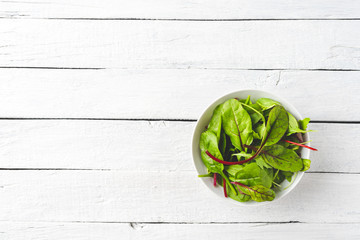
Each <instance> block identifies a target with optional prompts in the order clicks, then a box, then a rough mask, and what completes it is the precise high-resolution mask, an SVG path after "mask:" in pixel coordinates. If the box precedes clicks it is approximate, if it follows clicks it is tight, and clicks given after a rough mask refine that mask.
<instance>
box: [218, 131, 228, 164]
mask: <svg viewBox="0 0 360 240" xmlns="http://www.w3.org/2000/svg"><path fill="white" fill-rule="evenodd" d="M219 149H220V153H221V155H222V156H224V157H225V155H226V134H225V132H224V131H221V133H220V141H219ZM225 159H226V157H225Z"/></svg>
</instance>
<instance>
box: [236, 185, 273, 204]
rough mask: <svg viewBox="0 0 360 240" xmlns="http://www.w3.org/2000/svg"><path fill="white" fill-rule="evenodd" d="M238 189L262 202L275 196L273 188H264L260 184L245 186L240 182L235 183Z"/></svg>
mask: <svg viewBox="0 0 360 240" xmlns="http://www.w3.org/2000/svg"><path fill="white" fill-rule="evenodd" d="M236 184H237V185H238V186H239V188H240V190H241V191H242V192H243V193H245V194H247V195H250V197H251V199H252V200H254V201H256V202H263V201H272V200H274V198H275V192H274V190H272V189H270V188H266V187H264V186H262V185H255V186H253V187H249V186H246V185H244V184H242V183H236Z"/></svg>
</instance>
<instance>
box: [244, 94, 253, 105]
mask: <svg viewBox="0 0 360 240" xmlns="http://www.w3.org/2000/svg"><path fill="white" fill-rule="evenodd" d="M245 104H247V105H249V104H252V102H251V100H250V95H249V96H248V97H247V98H246V100H245Z"/></svg>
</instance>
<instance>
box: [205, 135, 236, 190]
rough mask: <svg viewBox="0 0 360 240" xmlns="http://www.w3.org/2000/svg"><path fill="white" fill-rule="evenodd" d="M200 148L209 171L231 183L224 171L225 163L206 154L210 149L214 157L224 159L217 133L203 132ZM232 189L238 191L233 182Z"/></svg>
mask: <svg viewBox="0 0 360 240" xmlns="http://www.w3.org/2000/svg"><path fill="white" fill-rule="evenodd" d="M200 150H201V159H202V161H203V163H204V164H205V166H206V167H207V169H208V171H209V172H211V173H218V174H220V176H221V177H223V178H225V180H226V181H227V182H228V183H230V181H229V179H228V177H227V176H226V175H225V174H224V172H223V170H224V165H223V164H221V163H218V162H217V161H214V160H213V159H212V158H211V157H209V156H208V155H207V154H206V151H209V153H211V155H213V156H214V157H216V158H218V159H220V160H224V159H223V157H222V155H221V153H220V150H219V147H218V143H217V138H216V135H215V133H213V132H212V131H206V132H203V133H202V134H201V136H200ZM230 189H231V191H233V192H234V193H236V191H235V189H234V187H232V185H231V184H230Z"/></svg>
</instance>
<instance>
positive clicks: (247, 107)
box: [199, 96, 316, 202]
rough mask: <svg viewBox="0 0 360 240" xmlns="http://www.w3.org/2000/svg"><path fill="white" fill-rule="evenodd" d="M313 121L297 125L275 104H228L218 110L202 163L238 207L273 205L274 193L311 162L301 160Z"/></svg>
mask: <svg viewBox="0 0 360 240" xmlns="http://www.w3.org/2000/svg"><path fill="white" fill-rule="evenodd" d="M309 122H310V119H309V118H305V119H303V120H297V119H296V118H295V117H294V116H293V115H291V113H289V112H288V111H286V109H285V108H284V107H283V106H282V105H281V104H280V103H279V102H277V101H274V100H272V99H269V98H260V99H258V100H257V101H256V102H252V101H251V99H250V96H248V98H247V99H230V100H227V101H226V102H224V103H222V104H220V105H218V106H217V107H216V108H215V110H214V112H213V115H212V118H211V121H210V123H209V125H208V126H207V129H206V131H205V132H203V133H202V134H201V137H200V150H201V159H202V161H203V163H204V164H205V166H206V167H207V169H208V174H205V175H199V177H212V178H213V179H214V186H216V184H219V185H221V186H222V187H223V189H224V195H225V197H230V198H232V199H234V200H236V201H239V202H246V201H250V200H254V201H257V202H262V201H272V200H273V199H274V198H275V191H274V190H276V188H279V187H280V184H281V183H282V182H283V181H284V180H285V179H286V180H287V181H289V182H290V184H291V180H292V177H293V175H294V173H295V174H296V172H298V171H306V170H308V169H309V168H310V163H311V161H310V160H309V159H303V158H301V155H300V149H301V147H306V148H309V149H311V150H315V151H316V149H315V148H311V147H309V146H306V145H305V144H306V142H304V139H303V134H304V133H306V132H307V130H306V129H307V125H308V123H309Z"/></svg>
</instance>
